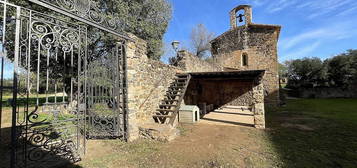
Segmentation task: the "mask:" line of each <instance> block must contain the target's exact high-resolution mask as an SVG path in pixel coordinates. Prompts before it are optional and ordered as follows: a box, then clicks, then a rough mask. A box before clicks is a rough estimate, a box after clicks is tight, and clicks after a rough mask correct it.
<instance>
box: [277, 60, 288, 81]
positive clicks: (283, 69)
mask: <svg viewBox="0 0 357 168" xmlns="http://www.w3.org/2000/svg"><path fill="white" fill-rule="evenodd" d="M278 68H279V77H280V78H285V77H287V76H288V66H287V64H286V63H284V64H281V63H279V67H278Z"/></svg>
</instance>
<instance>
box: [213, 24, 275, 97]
mask: <svg viewBox="0 0 357 168" xmlns="http://www.w3.org/2000/svg"><path fill="white" fill-rule="evenodd" d="M279 32H280V27H279V26H274V25H257V24H249V25H246V26H240V27H236V28H234V29H231V30H229V31H228V32H226V33H224V34H222V35H221V36H219V37H217V38H216V39H214V40H213V41H212V54H213V56H214V58H215V59H216V61H217V63H218V64H219V65H221V66H223V67H225V68H232V69H237V70H266V73H265V76H264V78H263V83H264V87H265V91H266V94H267V95H266V103H268V104H278V103H279V78H278V56H277V43H278V37H279ZM243 54H246V55H247V57H248V61H247V62H248V64H247V65H243V63H242V55H243Z"/></svg>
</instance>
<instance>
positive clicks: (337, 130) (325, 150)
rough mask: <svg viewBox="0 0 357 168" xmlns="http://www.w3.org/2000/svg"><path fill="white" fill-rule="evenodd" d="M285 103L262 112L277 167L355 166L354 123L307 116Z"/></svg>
mask: <svg viewBox="0 0 357 168" xmlns="http://www.w3.org/2000/svg"><path fill="white" fill-rule="evenodd" d="M294 101H300V100H294ZM289 102H290V103H291V102H292V101H288V102H287V106H288V107H279V108H269V109H268V110H267V113H266V114H267V116H266V120H267V130H266V133H267V135H268V137H269V140H270V142H271V144H272V145H273V150H274V151H275V152H277V154H278V158H279V159H280V161H278V163H277V164H278V167H288V168H295V167H296V168H300V167H301V168H305V167H326V168H344V167H351V168H352V167H356V165H357V152H356V149H357V143H356V142H357V135H356V134H355V133H356V132H357V126H356V124H355V123H351V122H347V121H341V120H340V121H339V120H338V119H331V118H324V117H321V116H317V115H311V114H307V113H306V111H301V110H302V109H304V108H301V109H300V107H299V106H297V104H295V105H294V106H292V107H289ZM300 106H303V105H302V104H301V105H300ZM316 108H319V107H316ZM306 110H307V109H306Z"/></svg>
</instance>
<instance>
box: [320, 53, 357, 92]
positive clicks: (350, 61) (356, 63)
mask: <svg viewBox="0 0 357 168" xmlns="http://www.w3.org/2000/svg"><path fill="white" fill-rule="evenodd" d="M326 64H327V65H328V77H329V83H330V84H331V85H332V86H335V87H347V86H349V85H350V84H351V83H352V82H353V81H354V80H356V79H357V50H348V51H347V52H346V53H343V54H340V55H337V56H335V57H333V58H331V59H328V60H326Z"/></svg>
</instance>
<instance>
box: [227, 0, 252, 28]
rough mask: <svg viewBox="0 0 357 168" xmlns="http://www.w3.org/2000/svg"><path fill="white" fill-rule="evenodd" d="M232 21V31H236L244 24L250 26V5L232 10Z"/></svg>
mask: <svg viewBox="0 0 357 168" xmlns="http://www.w3.org/2000/svg"><path fill="white" fill-rule="evenodd" d="M229 15H230V21H231V29H234V28H236V27H238V26H239V25H240V23H243V25H249V24H251V23H252V7H251V6H249V5H240V6H238V7H236V8H234V9H232V10H231V12H230V13H229Z"/></svg>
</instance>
